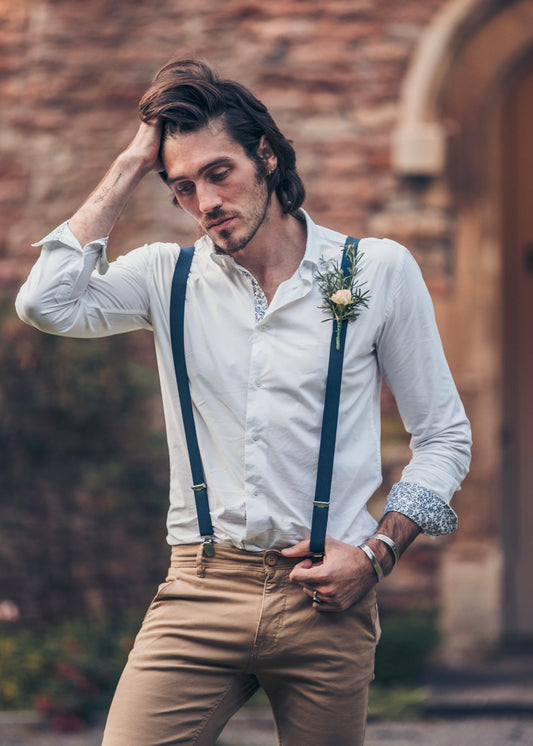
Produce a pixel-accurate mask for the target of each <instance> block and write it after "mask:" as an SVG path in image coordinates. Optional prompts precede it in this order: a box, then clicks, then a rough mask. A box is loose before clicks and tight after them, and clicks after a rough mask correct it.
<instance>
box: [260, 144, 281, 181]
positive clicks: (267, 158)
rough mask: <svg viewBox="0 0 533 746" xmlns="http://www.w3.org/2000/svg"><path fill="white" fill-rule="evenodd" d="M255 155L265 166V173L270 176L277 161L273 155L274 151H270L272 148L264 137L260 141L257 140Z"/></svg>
mask: <svg viewBox="0 0 533 746" xmlns="http://www.w3.org/2000/svg"><path fill="white" fill-rule="evenodd" d="M257 154H258V155H259V157H260V158H261V160H262V161H263V163H264V164H265V168H266V170H267V173H269V174H271V173H272V172H273V171H275V170H276V166H277V165H278V159H277V157H276V155H275V154H274V151H273V150H272V146H271V145H270V143H269V141H268V140H267V136H266V135H263V136H262V137H261V139H260V140H259V146H258V148H257Z"/></svg>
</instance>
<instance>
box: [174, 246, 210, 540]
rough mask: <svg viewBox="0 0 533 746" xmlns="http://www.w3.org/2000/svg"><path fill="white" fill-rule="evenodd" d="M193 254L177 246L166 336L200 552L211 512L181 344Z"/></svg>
mask: <svg viewBox="0 0 533 746" xmlns="http://www.w3.org/2000/svg"><path fill="white" fill-rule="evenodd" d="M193 256H194V246H187V247H186V248H183V249H180V253H179V256H178V261H177V263H176V269H175V270H174V277H173V279H172V291H171V294H170V337H171V343H172V354H173V357H174V367H175V369H176V381H177V383H178V392H179V397H180V404H181V412H182V417H183V427H184V429H185V437H186V440H187V449H188V451H189V463H190V465H191V474H192V480H193V486H192V489H193V492H194V500H195V503H196V512H197V514H198V526H199V529H200V535H201V536H202V537H204V551H206V553H209V550H206V547H207V546H210V545H211V542H212V537H213V524H212V523H211V515H210V513H209V501H208V497H207V486H206V484H205V480H204V470H203V466H202V459H201V456H200V449H199V447H198V438H197V435H196V426H195V424H194V417H193V411H192V402H191V392H190V388H189V378H188V375H187V365H186V361H185V345H184V319H185V291H186V289H187V277H188V275H189V270H190V268H191V263H192V258H193Z"/></svg>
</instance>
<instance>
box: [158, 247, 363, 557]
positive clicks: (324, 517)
mask: <svg viewBox="0 0 533 746" xmlns="http://www.w3.org/2000/svg"><path fill="white" fill-rule="evenodd" d="M352 243H353V244H355V245H356V250H357V244H358V243H359V240H358V239H354V238H350V237H348V238H347V239H346V246H348V245H349V244H352ZM346 246H345V248H346ZM193 256H194V246H188V247H186V248H182V249H181V250H180V253H179V256H178V261H177V263H176V269H175V271H174V277H173V279H172V290H171V295H170V336H171V343H172V354H173V357H174V367H175V369H176V381H177V384H178V392H179V398H180V405H181V411H182V417H183V427H184V429H185V438H186V440H187V449H188V451H189V463H190V466H191V474H192V479H193V485H192V489H193V491H194V499H195V503H196V512H197V515H198V526H199V529H200V535H201V536H202V537H203V538H204V552H205V553H206V554H208V555H211V554H212V551H213V549H212V541H213V524H212V522H211V515H210V513H209V501H208V497H207V486H206V484H205V481H204V470H203V466H202V459H201V456H200V449H199V447H198V438H197V435H196V426H195V424H194V416H193V410H192V402H191V392H190V388H189V378H188V375H187V365H186V360H185V345H184V320H185V292H186V289H187V277H188V275H189V270H190V267H191V263H192V259H193ZM341 269H342V271H343V272H344V274H345V275H346V274H347V271H348V255H347V252H346V251H345V252H344V254H343V258H342V264H341ZM337 324H338V322H337V321H334V322H333V331H332V334H331V343H330V351H329V365H328V375H327V379H326V393H325V398H324V414H323V418H322V431H321V436H320V449H319V453H318V468H317V477H316V489H315V499H314V501H313V518H312V523H311V540H310V550H311V552H313V554H314V555H315V556H316V557H319V556H322V555H323V553H324V544H325V540H326V528H327V523H328V511H329V500H330V494H331V479H332V475H333V459H334V456H335V440H336V435H337V421H338V416H339V401H340V390H341V380H342V364H343V359H344V346H345V341H346V327H347V324H346V323H343V324H342V326H341V332H340V348H339V350H337V349H336V339H337Z"/></svg>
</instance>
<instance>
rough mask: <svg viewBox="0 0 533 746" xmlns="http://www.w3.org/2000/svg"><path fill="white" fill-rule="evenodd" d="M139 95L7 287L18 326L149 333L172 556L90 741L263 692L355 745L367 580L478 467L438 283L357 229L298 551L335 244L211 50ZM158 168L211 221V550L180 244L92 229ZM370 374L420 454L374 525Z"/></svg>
mask: <svg viewBox="0 0 533 746" xmlns="http://www.w3.org/2000/svg"><path fill="white" fill-rule="evenodd" d="M140 109H141V118H142V120H143V121H142V124H141V126H140V128H139V130H138V132H137V134H136V136H135V138H134V139H133V141H132V142H131V143H130V145H129V146H128V147H127V148H126V150H125V151H124V152H123V153H121V154H120V155H119V156H118V158H117V159H116V160H115V162H114V163H113V164H112V166H111V168H110V170H109V172H108V173H107V175H106V176H105V178H104V179H103V181H102V182H101V184H100V185H99V186H98V187H97V189H96V190H95V192H94V193H93V194H92V195H91V196H90V197H89V198H88V200H87V201H86V202H85V204H84V205H83V206H82V207H81V208H80V209H79V210H78V212H76V214H75V215H74V216H73V217H72V218H71V219H70V220H69V222H68V224H64V225H63V226H60V227H59V228H58V229H56V230H55V231H54V232H53V233H52V234H50V235H49V236H48V237H47V238H45V239H44V240H43V241H42V242H41V245H42V253H41V256H40V258H39V260H38V261H37V263H36V265H35V267H34V268H33V270H32V272H31V274H30V276H29V278H28V280H27V281H26V283H25V285H24V286H23V288H22V289H21V291H20V293H19V297H18V299H17V309H18V313H19V315H20V316H21V318H22V319H23V320H25V321H27V322H29V323H32V324H33V325H35V326H36V327H38V328H40V329H42V330H43V331H47V332H51V333H54V334H65V335H71V336H77V337H96V336H103V335H108V334H116V333H119V332H125V331H129V330H133V329H138V328H148V329H152V330H153V332H154V338H155V344H156V350H157V356H158V364H159V372H160V377H161V387H162V394H163V403H164V409H165V417H166V425H167V435H168V442H169V450H170V462H171V480H170V510H169V514H168V541H169V544H170V545H171V546H172V560H171V567H170V570H169V575H168V578H167V580H166V582H165V583H163V584H162V586H160V588H159V591H158V594H157V595H156V597H155V599H154V601H153V602H152V604H151V606H150V608H149V610H148V613H147V615H146V617H145V620H144V623H143V627H142V629H141V631H140V633H139V635H138V637H137V640H136V643H135V646H134V650H133V651H132V654H131V655H130V658H129V661H128V664H127V666H126V669H125V671H124V673H123V676H122V678H121V681H120V683H119V685H118V688H117V692H116V695H115V698H114V701H113V704H112V706H111V711H110V714H109V718H108V723H107V726H106V731H105V736H104V744H105V746H136V745H137V746H149V745H150V746H151V745H154V746H155V744H213V743H214V742H215V740H216V738H217V735H218V734H219V733H220V731H221V730H222V728H223V726H224V725H225V723H226V722H227V720H228V719H229V717H231V715H232V714H233V713H234V712H235V711H236V710H237V709H238V708H239V707H240V706H241V705H242V704H243V703H244V702H245V701H246V700H247V699H248V698H249V697H250V696H251V695H252V694H253V692H254V691H256V689H257V688H258V686H259V685H262V686H263V687H264V689H265V690H266V692H267V694H268V696H269V698H270V700H271V703H272V707H273V711H274V716H275V721H276V726H277V729H278V734H279V739H280V743H283V744H291V745H292V746H301V745H303V744H305V745H306V746H331V744H335V745H336V746H342V745H343V744H346V745H348V744H349V745H350V746H353V745H354V744H362V742H363V734H364V726H365V718H366V706H367V691H368V685H369V682H370V680H371V678H372V675H373V659H374V649H375V645H376V643H377V640H378V636H379V626H378V621H377V611H376V601H375V586H376V582H377V581H378V580H379V579H380V578H381V577H383V575H386V574H388V573H389V572H390V571H391V569H392V567H393V565H394V563H395V561H396V559H397V557H398V556H399V554H401V552H403V551H404V550H405V549H406V547H407V546H408V545H409V544H410V543H411V542H412V541H413V539H414V538H415V537H416V536H417V535H418V534H419V533H420V532H421V531H425V532H426V533H429V534H434V535H438V534H444V533H449V532H450V531H452V530H453V529H454V528H455V522H456V517H455V514H454V513H453V511H452V510H451V509H450V507H449V505H448V503H449V500H450V499H451V496H452V495H453V493H454V492H455V491H456V490H457V489H458V488H459V485H460V482H461V481H462V479H463V478H464V476H465V474H466V471H467V468H468V463H469V447H470V431H469V425H468V421H467V419H466V417H465V414H464V410H463V408H462V405H461V403H460V401H459V398H458V395H457V392H456V389H455V387H454V384H453V381H452V378H451V375H450V373H449V370H448V367H447V365H446V361H445V359H444V355H443V351H442V347H441V344H440V341H439V336H438V332H437V330H436V326H435V321H434V316H433V310H432V306H431V301H430V299H429V295H428V293H427V290H426V288H425V286H424V283H423V281H422V279H421V275H420V272H419V270H418V268H417V266H416V264H415V263H414V261H413V259H412V257H411V256H410V254H409V253H408V252H407V250H406V249H405V248H403V247H401V246H399V245H398V244H396V243H394V242H393V241H389V240H378V239H364V240H362V241H361V242H360V248H359V255H358V256H359V259H358V265H357V269H358V271H359V275H358V276H357V282H358V283H359V284H360V286H361V287H362V286H363V285H364V287H365V289H366V293H367V295H366V307H365V303H362V304H361V306H360V308H359V309H358V317H357V318H356V319H355V320H353V321H350V322H344V323H345V325H346V347H345V352H344V372H343V380H342V391H341V398H340V405H339V416H338V428H337V448H336V453H335V461H334V470H333V477H332V484H331V495H332V497H331V509H330V515H329V522H328V536H327V539H326V545H325V553H324V555H323V557H322V558H320V557H315V556H312V554H311V552H310V548H309V535H310V526H311V519H312V511H313V495H314V490H315V479H316V471H317V460H318V451H319V444H320V430H321V423H322V413H323V407H324V387H325V378H326V372H327V368H328V356H329V347H330V337H331V333H332V322H330V323H322V322H323V321H324V320H327V319H328V316H327V314H326V313H325V312H324V310H323V306H324V297H323V296H321V293H320V283H319V278H320V275H321V274H322V276H324V274H326V275H327V273H328V272H332V271H333V270H332V269H331V268H332V267H335V266H336V264H337V263H338V262H339V261H340V258H341V256H342V248H343V246H344V245H345V239H346V237H345V236H343V235H341V234H339V233H337V232H335V231H332V230H329V229H327V228H323V227H320V226H317V225H315V224H314V223H313V222H312V220H311V218H310V217H309V216H308V215H307V214H306V213H305V212H303V210H302V209H301V204H302V202H303V198H304V189H303V186H302V183H301V181H300V178H299V176H298V174H297V172H296V169H295V156H294V151H293V149H292V146H291V145H290V143H289V142H288V140H286V138H285V137H284V136H283V135H282V134H281V132H280V131H279V129H278V128H277V126H276V125H275V123H274V122H273V120H272V118H271V116H270V115H269V113H268V111H267V110H266V108H265V107H264V106H263V104H262V103H261V102H259V101H258V100H257V99H256V98H255V97H254V96H253V95H252V94H251V93H250V92H249V91H247V90H246V89H245V88H243V87H242V86H240V85H239V84H238V83H235V82H232V81H226V80H221V79H219V78H218V77H217V76H216V74H215V73H214V72H213V71H212V70H211V69H210V68H209V67H208V66H207V65H206V64H204V63H202V62H198V61H179V60H178V61H171V62H170V63H169V64H168V65H166V66H165V67H164V68H163V69H162V70H161V71H160V72H159V74H158V76H157V77H156V79H155V81H154V83H153V85H152V86H151V88H150V89H149V91H148V92H147V93H146V95H145V96H144V98H143V99H142V101H141V104H140ZM151 171H157V172H159V173H160V174H161V176H162V177H163V179H164V180H165V181H166V183H167V184H168V186H169V188H170V190H171V191H172V194H173V195H174V200H175V202H176V203H177V204H178V205H180V206H181V207H182V208H183V209H184V210H186V211H187V212H188V213H189V214H190V215H191V216H192V217H193V218H194V219H195V220H196V222H197V223H198V226H199V228H200V232H201V238H200V239H199V240H198V241H197V242H196V249H195V254H194V258H193V261H192V266H191V269H190V274H189V276H188V281H187V294H186V308H185V348H186V364H187V371H188V378H189V379H190V391H191V397H192V402H193V407H194V421H195V425H196V431H197V435H198V441H199V445H200V452H201V459H202V463H203V468H204V472H205V482H206V484H207V487H208V490H209V513H210V518H211V520H212V524H213V530H214V537H213V538H214V544H209V546H208V547H206V546H205V545H204V543H203V542H202V536H201V533H202V532H201V531H200V529H199V526H198V517H197V513H196V510H195V504H194V496H193V492H192V491H191V483H192V482H191V472H190V466H189V461H188V455H187V454H188V448H187V442H186V438H185V435H184V429H183V423H182V417H181V410H180V402H179V396H178V389H177V384H176V374H175V371H174V361H173V355H172V347H171V335H170V331H169V323H170V322H169V319H170V296H171V283H172V277H173V274H174V268H175V265H176V261H177V259H178V256H179V255H180V248H179V247H178V246H177V245H175V244H161V243H155V244H152V245H150V246H144V247H143V248H140V249H136V250H134V251H131V252H130V253H128V254H127V255H126V256H124V257H121V258H120V259H119V260H117V261H116V262H113V263H112V264H111V265H110V266H109V265H108V264H107V260H106V257H105V249H106V238H105V237H106V236H108V235H109V234H110V233H111V231H112V229H113V226H114V224H115V222H116V220H117V219H118V217H119V216H120V214H121V212H122V210H123V208H124V205H125V204H126V202H127V200H128V198H129V197H130V195H131V194H132V192H133V191H134V189H135V187H136V186H137V184H138V183H139V182H140V181H141V179H142V178H143V177H144V176H145V175H146V174H148V173H149V172H151ZM328 262H329V264H328ZM95 268H97V269H98V272H96V271H93V270H95ZM350 302H351V301H350ZM332 354H333V353H332ZM383 376H385V377H386V379H387V381H388V383H389V385H390V387H391V389H392V391H393V393H394V395H395V397H396V399H397V402H398V406H399V409H400V412H401V414H402V418H403V421H404V423H405V426H406V429H407V430H408V431H409V432H410V433H411V434H412V440H411V446H412V451H413V458H412V460H411V462H410V463H409V464H408V465H407V466H406V468H405V470H404V472H403V475H402V479H401V481H400V482H398V483H397V484H396V485H394V487H393V489H392V491H391V494H390V496H389V499H388V502H387V506H386V511H385V515H384V517H383V519H382V520H381V522H380V524H379V526H378V527H377V531H376V522H375V521H374V520H373V518H371V517H370V515H369V514H368V512H367V511H366V507H365V506H366V503H367V501H368V500H369V498H370V497H371V495H372V494H373V492H374V491H375V490H376V488H377V487H378V485H379V483H380V480H381V474H380V452H379V391H380V385H381V380H382V377H383ZM132 509H134V507H133V508H132ZM376 534H377V535H376ZM371 537H372V538H371ZM365 542H366V543H365ZM361 545H362V546H361Z"/></svg>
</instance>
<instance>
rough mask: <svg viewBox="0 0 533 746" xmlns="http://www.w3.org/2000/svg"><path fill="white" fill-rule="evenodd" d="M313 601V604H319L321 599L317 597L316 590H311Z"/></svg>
mask: <svg viewBox="0 0 533 746" xmlns="http://www.w3.org/2000/svg"><path fill="white" fill-rule="evenodd" d="M313 601H314V602H315V604H321V603H322V599H321V598H319V597H318V591H313Z"/></svg>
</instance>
